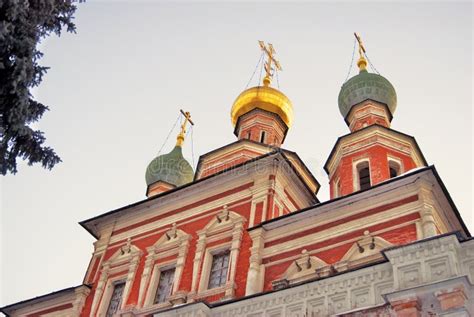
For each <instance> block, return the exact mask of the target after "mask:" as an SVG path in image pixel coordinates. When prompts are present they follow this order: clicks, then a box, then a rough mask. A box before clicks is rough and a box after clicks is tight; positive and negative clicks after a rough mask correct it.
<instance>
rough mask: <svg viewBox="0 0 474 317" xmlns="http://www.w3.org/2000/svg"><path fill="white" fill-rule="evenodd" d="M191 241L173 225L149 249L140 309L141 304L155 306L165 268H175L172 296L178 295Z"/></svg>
mask: <svg viewBox="0 0 474 317" xmlns="http://www.w3.org/2000/svg"><path fill="white" fill-rule="evenodd" d="M190 240H191V235H190V234H187V233H185V232H184V231H182V230H181V229H178V228H177V226H176V224H173V226H172V227H171V229H169V230H167V231H166V232H165V233H164V234H163V235H162V236H161V237H160V238H159V239H158V240H157V241H156V242H155V244H153V246H151V247H149V248H147V252H148V255H147V257H146V261H145V267H144V269H143V273H142V277H141V282H140V292H139V297H138V303H139V307H140V306H141V303H143V307H147V306H150V305H153V304H154V303H153V300H154V298H155V294H156V288H157V287H158V282H159V280H160V274H161V271H162V270H164V269H165V268H167V269H168V268H172V267H174V268H175V273H174V280H173V289H172V292H171V294H170V295H172V294H174V293H176V291H177V290H178V287H179V284H180V282H181V277H182V274H183V268H184V264H185V261H186V255H187V253H188V249H189V241H190ZM173 255H176V259H173V260H169V261H166V262H161V261H160V262H159V263H156V261H157V260H160V259H162V258H166V257H169V256H173Z"/></svg>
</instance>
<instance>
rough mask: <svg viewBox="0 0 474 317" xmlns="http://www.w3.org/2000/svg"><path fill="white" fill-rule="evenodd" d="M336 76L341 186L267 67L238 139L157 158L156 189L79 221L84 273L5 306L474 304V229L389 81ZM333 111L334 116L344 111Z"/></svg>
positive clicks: (430, 309) (244, 309) (348, 308)
mask: <svg viewBox="0 0 474 317" xmlns="http://www.w3.org/2000/svg"><path fill="white" fill-rule="evenodd" d="M356 38H357V41H358V43H359V54H360V57H359V59H358V61H357V65H358V68H359V73H358V74H357V75H355V76H354V77H352V78H350V79H349V80H348V81H346V82H345V83H344V84H343V85H342V88H341V90H340V93H339V98H338V105H339V109H340V112H341V115H342V118H343V120H344V121H345V122H346V124H347V126H348V128H349V133H347V134H345V135H343V136H340V137H338V138H337V140H336V142H335V144H334V147H333V149H332V151H331V153H329V156H328V159H327V161H326V163H325V165H324V169H325V171H326V172H327V174H328V178H329V185H330V199H329V200H328V201H324V202H320V201H319V200H318V198H317V193H318V190H319V187H320V183H319V182H318V180H316V178H315V177H314V176H313V175H312V174H311V172H310V171H309V169H308V168H307V167H306V166H305V164H304V162H303V161H302V160H301V158H300V157H299V156H298V154H297V153H295V152H292V151H291V150H287V149H284V148H283V147H282V145H283V143H284V141H285V137H286V135H287V133H288V132H289V129H290V128H291V126H292V123H293V106H292V103H291V101H290V99H289V98H288V97H287V96H286V95H285V94H284V93H283V92H281V91H279V90H278V89H275V88H274V87H272V85H271V82H272V79H273V74H274V72H275V70H278V69H280V64H279V62H278V61H277V60H276V59H275V50H274V49H273V46H272V45H271V44H265V43H263V42H260V47H261V49H262V50H263V54H265V58H266V62H265V73H266V75H265V77H264V79H263V82H262V84H261V85H259V86H257V87H253V88H249V89H246V90H245V91H243V92H242V93H241V94H240V95H239V96H238V97H237V98H236V100H235V102H234V104H233V105H232V108H231V120H232V123H233V125H234V134H235V136H236V138H237V140H236V141H235V142H233V143H230V144H226V145H223V146H222V147H220V148H218V149H215V150H213V151H211V152H209V153H206V154H204V155H201V156H200V158H199V161H198V164H197V167H196V170H195V171H194V170H193V168H192V166H191V165H190V164H189V163H188V161H187V160H186V159H185V158H184V157H183V152H182V148H183V146H184V145H185V144H184V141H185V136H186V129H188V128H189V124H193V121H192V119H191V116H190V114H189V113H188V112H182V113H183V119H184V120H183V123H182V125H181V130H180V133H179V134H178V137H177V142H176V146H175V147H174V148H173V150H172V151H171V152H170V153H168V154H164V155H160V156H158V157H156V158H154V159H153V160H152V161H151V163H150V164H149V165H148V168H147V169H146V177H145V179H146V195H147V198H146V199H144V200H142V201H138V202H135V203H132V204H130V205H127V206H124V207H122V208H119V209H116V210H112V211H109V212H106V213H104V214H101V215H98V216H96V217H94V218H91V219H87V220H84V221H82V222H81V223H80V225H81V226H82V227H84V229H85V230H87V231H88V232H89V233H90V234H91V235H92V236H93V237H94V238H96V239H97V241H96V242H95V243H94V251H93V255H92V258H91V260H90V264H89V266H88V268H87V270H86V274H85V277H84V281H83V284H82V285H79V286H75V287H71V288H67V289H64V290H60V291H56V292H53V293H50V294H47V295H43V296H39V297H36V298H33V299H29V300H25V301H22V302H19V303H15V304H11V305H8V306H5V307H3V308H1V311H2V312H3V313H4V314H6V315H7V316H30V317H33V316H83V317H86V316H106V317H111V316H156V317H161V316H182V317H188V316H189V317H191V316H196V317H198V316H199V317H204V316H209V317H210V316H216V317H217V316H218V317H224V316H249V317H260V316H261V317H263V316H268V317H277V316H299V317H303V316H304V317H310V316H312V317H316V316H405V317H408V316H413V317H414V316H471V315H474V305H473V295H474V288H473V285H472V283H473V281H474V241H473V240H472V239H471V237H470V233H469V232H468V229H467V228H466V226H465V224H464V223H463V221H462V219H461V217H460V214H459V212H458V210H457V209H456V206H455V204H454V202H453V201H452V199H451V197H450V195H449V193H448V191H447V190H446V188H445V186H444V184H443V182H442V180H441V178H440V176H439V175H438V173H437V171H436V169H435V167H434V166H432V165H428V163H427V162H426V159H425V158H424V156H423V153H422V151H421V149H420V147H419V146H418V144H417V142H416V140H415V138H414V137H412V136H410V135H407V134H405V133H403V132H399V131H396V130H393V129H392V128H391V127H390V124H391V121H392V119H393V117H394V115H395V111H396V107H397V95H396V92H395V89H394V87H393V85H392V84H391V83H390V82H389V81H388V80H387V79H386V78H384V77H382V76H381V75H379V74H377V73H372V72H369V71H368V70H367V63H368V62H367V59H366V55H365V48H364V46H363V45H362V42H361V40H360V38H359V37H358V36H357V35H356ZM336 119H337V118H334V120H336Z"/></svg>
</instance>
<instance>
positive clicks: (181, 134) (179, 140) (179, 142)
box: [176, 109, 194, 146]
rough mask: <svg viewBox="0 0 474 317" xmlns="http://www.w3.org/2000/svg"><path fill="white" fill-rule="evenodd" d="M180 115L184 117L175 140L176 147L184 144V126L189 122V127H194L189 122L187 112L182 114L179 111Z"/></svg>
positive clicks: (189, 114)
mask: <svg viewBox="0 0 474 317" xmlns="http://www.w3.org/2000/svg"><path fill="white" fill-rule="evenodd" d="M180 111H181V114H182V115H183V116H184V122H183V124H182V125H181V131H180V132H179V134H178V137H177V138H176V146H182V145H183V143H184V137H185V135H186V124H187V123H188V122H189V123H190V124H191V125H194V122H193V121H192V120H191V113H190V112H189V111H186V112H184V111H183V110H182V109H181V110H180Z"/></svg>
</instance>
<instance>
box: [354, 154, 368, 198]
mask: <svg viewBox="0 0 474 317" xmlns="http://www.w3.org/2000/svg"><path fill="white" fill-rule="evenodd" d="M363 163H367V167H368V168H369V180H370V186H372V168H371V166H370V159H369V157H368V156H367V154H364V155H363V157H362V158H357V159H355V160H353V161H352V192H356V191H358V190H360V183H359V172H360V169H359V167H358V165H359V164H363Z"/></svg>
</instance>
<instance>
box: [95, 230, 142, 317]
mask: <svg viewBox="0 0 474 317" xmlns="http://www.w3.org/2000/svg"><path fill="white" fill-rule="evenodd" d="M141 255H142V251H141V250H140V249H139V248H138V247H136V246H134V245H132V243H131V239H130V238H129V239H128V240H127V242H126V244H125V245H123V246H122V247H120V248H119V249H118V250H117V251H116V252H115V253H114V254H113V255H112V256H111V257H110V258H109V259H108V260H107V261H105V262H104V263H103V264H102V269H101V275H100V278H99V282H98V284H97V288H96V291H95V295H94V299H93V301H92V307H91V313H92V315H94V316H112V315H113V314H115V313H116V312H119V311H120V310H122V309H123V308H124V306H125V303H126V302H127V298H128V295H129V292H130V289H131V287H132V284H133V281H134V278H135V272H136V270H137V267H138V264H139V261H140V257H141ZM120 272H125V273H122V274H120Z"/></svg>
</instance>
